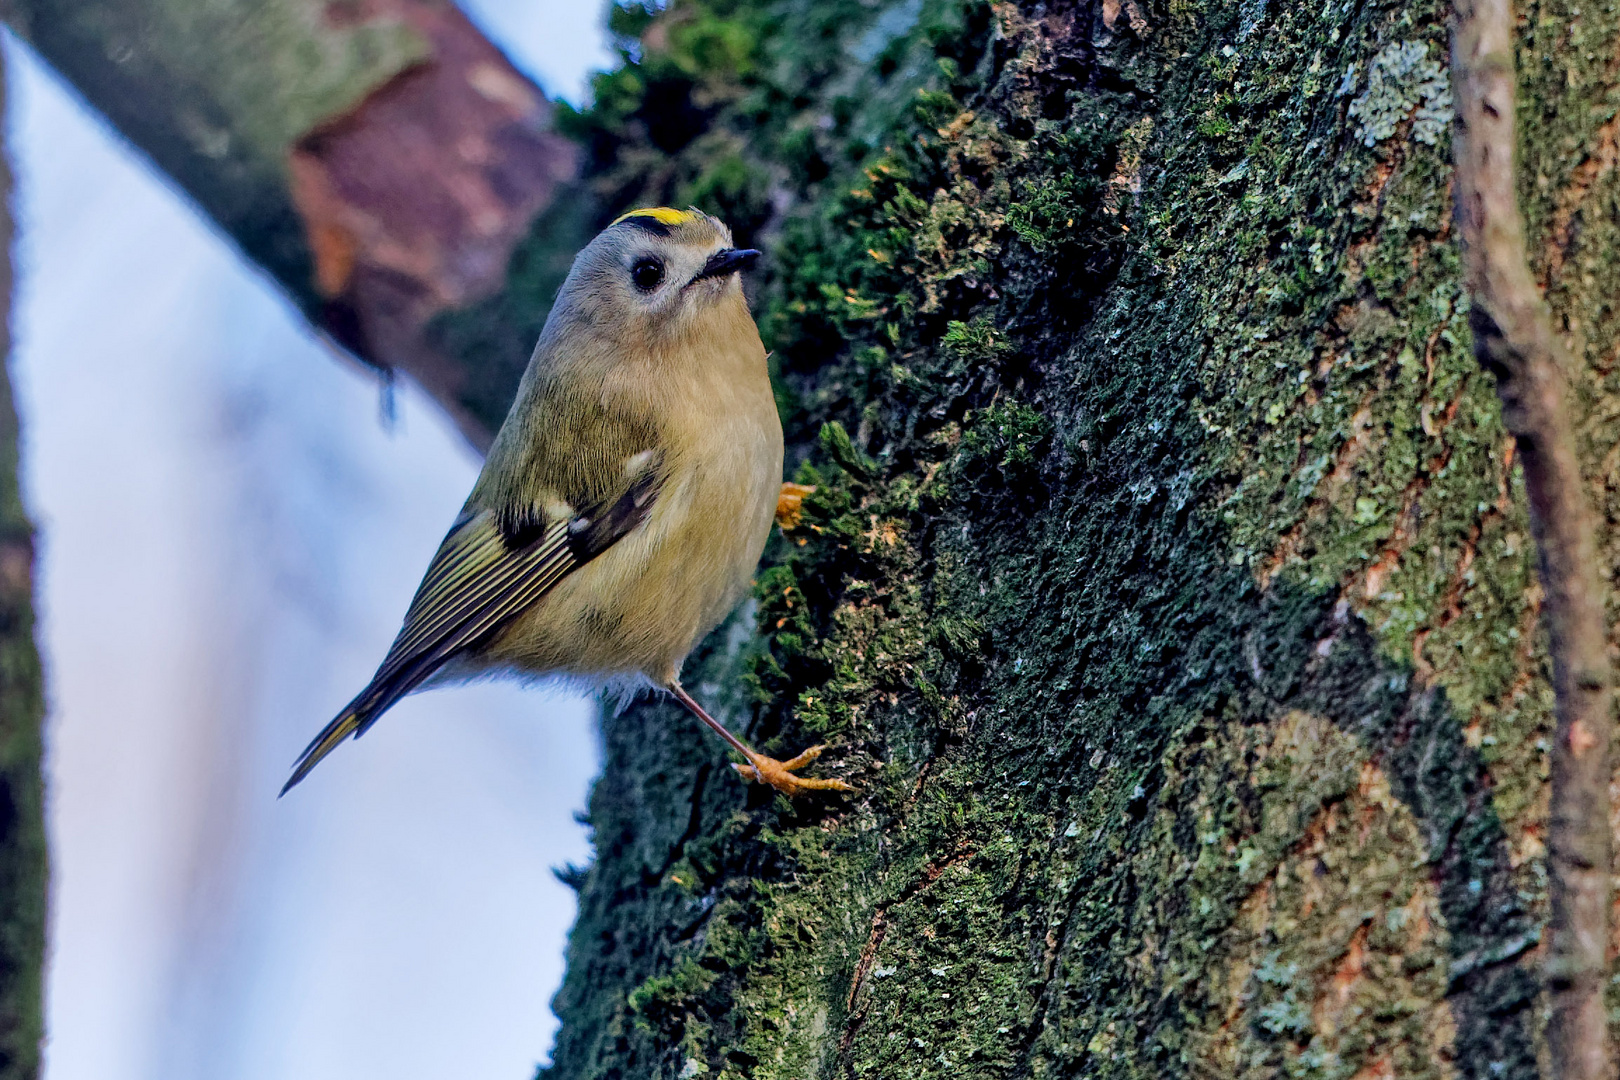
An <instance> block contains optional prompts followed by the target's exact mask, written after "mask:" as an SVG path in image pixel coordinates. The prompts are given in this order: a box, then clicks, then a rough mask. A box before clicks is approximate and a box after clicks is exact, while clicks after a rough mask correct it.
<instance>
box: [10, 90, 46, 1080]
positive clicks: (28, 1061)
mask: <svg viewBox="0 0 1620 1080" xmlns="http://www.w3.org/2000/svg"><path fill="white" fill-rule="evenodd" d="M4 74H5V72H4V64H3V63H0V87H3V86H4V83H5V79H4ZM0 253H3V258H0V356H6V357H9V356H10V355H11V321H10V316H11V289H12V275H11V169H10V166H9V163H8V162H7V160H6V157H5V155H4V153H0ZM33 592H34V533H33V526H32V525H31V524H30V523H29V521H28V515H27V513H26V512H25V511H24V509H23V505H22V491H21V489H20V487H19V484H18V462H17V412H16V409H15V408H14V406H13V404H12V398H11V381H10V377H9V374H8V372H7V371H6V370H5V369H0V1080H33V1078H35V1077H37V1076H39V1057H40V1055H39V1049H40V1039H41V1037H42V1035H43V1034H44V1021H43V1018H42V987H43V982H44V979H43V972H44V964H45V899H46V898H45V886H46V876H47V865H46V854H45V806H44V803H45V799H44V784H43V783H42V780H41V775H40V749H41V739H40V725H41V724H42V723H43V722H44V719H45V699H44V694H43V692H42V690H41V682H42V680H41V675H40V664H39V653H38V651H37V650H36V649H35V647H34V610H33Z"/></svg>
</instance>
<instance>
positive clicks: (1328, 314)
mask: <svg viewBox="0 0 1620 1080" xmlns="http://www.w3.org/2000/svg"><path fill="white" fill-rule="evenodd" d="M1447 14H1448V6H1447V5H1442V4H1439V3H1432V4H1419V5H1416V6H1413V5H1394V4H1373V3H1362V4H1354V3H1346V4H1342V5H1338V4H1333V5H1293V4H1289V5H1284V4H1276V3H1270V4H1268V3H1266V2H1265V0H1252V2H1245V3H1242V4H1201V3H1196V2H1181V0H1169V2H1157V3H1155V2H1148V0H1100V2H1097V3H1084V2H1082V3H1076V4H1066V3H1065V4H1046V5H1043V6H1037V5H1034V4H1027V5H1018V4H1011V3H1005V4H994V5H984V4H973V3H966V4H964V3H959V2H957V0H933V2H924V3H921V4H918V3H894V4H889V5H886V6H885V7H884V8H883V10H881V11H878V12H873V11H868V10H867V9H866V8H865V7H864V6H863V5H860V4H857V3H854V2H851V3H847V4H837V3H834V4H827V3H819V4H811V3H809V2H808V0H802V2H783V3H779V4H776V5H774V6H773V7H772V8H771V9H770V10H769V11H768V12H762V13H759V14H752V13H750V11H748V10H738V9H737V5H733V4H729V3H725V2H723V0H682V2H677V3H672V4H670V5H669V7H668V9H667V10H666V11H664V12H663V13H662V14H661V15H657V16H656V17H655V16H651V15H648V16H646V17H645V19H644V21H645V22H646V25H645V26H643V27H639V28H637V29H639V32H640V41H641V45H642V48H641V51H640V52H641V60H640V70H632V72H631V73H629V74H626V73H620V74H619V75H616V76H614V77H613V79H612V80H610V81H609V82H608V83H605V84H603V86H602V87H600V88H599V91H601V90H613V89H618V90H619V91H621V92H620V93H619V95H618V96H617V97H615V96H614V95H612V94H605V93H602V92H599V95H598V99H599V100H598V104H597V106H596V107H595V109H594V111H593V113H592V114H591V117H589V119H590V120H591V122H592V123H593V124H594V125H595V127H594V129H593V130H594V131H595V133H596V140H597V141H596V143H595V144H594V145H596V146H598V147H602V146H604V145H605V146H608V147H609V148H610V149H611V153H609V154H606V155H604V154H602V153H600V152H599V153H598V154H597V157H596V158H595V159H594V165H593V168H595V169H597V170H598V174H599V175H601V176H606V177H610V178H611V179H612V182H613V183H615V184H617V185H619V188H620V189H626V188H634V187H635V184H634V183H633V182H631V181H632V180H633V179H634V178H635V177H641V178H643V179H646V180H647V182H648V183H665V184H666V187H665V188H664V189H662V190H664V191H669V190H671V189H672V188H673V189H677V190H679V189H684V190H686V191H692V192H697V193H699V194H709V195H710V197H711V204H712V205H720V200H719V199H718V198H716V197H714V196H713V195H712V193H713V192H715V191H730V192H736V191H739V190H742V191H744V192H745V194H744V195H743V196H736V195H732V196H730V197H732V198H733V201H734V204H739V205H746V204H747V200H748V198H755V199H756V200H757V199H758V198H759V196H758V195H754V196H749V195H747V194H746V191H747V190H753V191H755V192H760V191H763V192H764V193H765V197H766V199H765V201H766V204H768V205H769V206H770V207H771V208H772V211H773V212H774V215H775V216H772V217H770V218H769V224H768V225H767V226H766V227H765V229H764V230H763V236H764V240H765V246H766V247H767V251H768V257H769V258H770V260H771V263H772V266H773V267H774V271H773V279H772V280H771V281H770V282H769V283H768V284H767V285H766V287H765V288H764V289H763V291H762V294H761V297H760V302H759V304H758V305H757V307H758V308H759V309H760V311H761V316H762V323H763V325H764V327H765V330H766V335H767V341H768V344H769V345H770V347H771V348H773V349H774V350H775V357H776V361H777V363H778V365H779V369H780V370H779V376H780V382H781V385H782V387H783V397H784V412H785V414H786V416H787V417H788V420H789V430H790V439H791V440H792V441H793V444H794V450H795V453H794V454H793V455H792V456H794V457H795V458H796V459H797V460H798V461H801V462H803V463H804V464H803V465H802V466H801V472H800V474H799V476H798V478H799V479H801V480H804V481H806V482H810V483H814V484H816V485H817V486H818V489H819V490H818V491H817V493H816V494H815V495H814V496H813V497H811V498H810V499H809V500H808V501H807V503H806V507H807V509H806V513H805V517H804V520H803V524H802V525H801V526H800V527H799V528H798V529H797V530H795V531H793V532H791V533H789V534H788V535H787V536H786V537H785V538H784V539H783V540H782V541H780V542H779V543H778V544H777V546H776V547H775V548H774V550H773V551H772V552H771V554H770V557H769V562H768V567H767V568H766V569H764V570H763V571H762V573H761V577H760V585H759V589H758V608H757V611H754V612H749V613H745V614H744V615H742V616H739V624H738V625H739V630H738V631H737V632H735V633H734V632H731V631H726V632H723V633H721V634H718V635H716V637H715V638H714V639H713V641H712V642H711V646H710V648H709V650H708V651H707V652H706V653H705V655H704V656H703V657H701V658H700V659H699V660H695V661H694V662H693V665H692V666H691V667H690V668H689V670H688V672H687V684H688V686H694V687H698V688H699V691H698V696H699V697H700V698H707V699H708V700H709V701H711V702H713V703H714V704H716V705H717V706H719V707H720V708H721V709H722V711H723V712H724V714H725V715H726V716H727V717H728V718H729V719H730V720H731V721H732V722H733V723H734V724H737V725H738V726H739V727H741V728H742V729H744V730H746V731H747V732H748V733H749V734H750V735H751V736H752V737H753V738H755V739H756V740H758V741H760V742H762V743H763V744H764V745H765V748H766V749H767V750H768V751H776V752H791V751H794V750H797V749H799V748H801V747H802V746H803V745H805V744H807V743H809V742H821V741H826V742H829V743H831V744H833V746H834V747H835V749H834V750H833V751H829V753H828V754H827V755H826V756H824V757H823V758H822V759H821V762H820V763H819V764H818V767H817V768H818V769H819V770H820V771H821V773H822V774H823V775H837V776H840V777H842V778H844V779H846V780H848V781H850V782H852V783H855V784H857V785H859V787H860V788H861V792H860V794H859V795H857V796H854V797H850V798H830V799H826V800H822V801H811V800H804V801H800V802H798V803H795V804H793V805H791V806H790V805H788V804H787V803H786V802H784V801H782V800H780V799H775V798H772V797H770V796H769V794H768V793H767V792H765V791H763V790H761V789H759V788H758V787H753V788H748V787H744V786H743V785H742V784H741V783H740V782H739V781H738V780H737V778H736V777H735V776H734V775H732V774H731V773H730V771H729V770H727V769H725V768H724V767H723V762H724V755H723V753H722V751H721V749H720V747H719V746H718V745H717V744H716V743H714V742H713V741H712V740H707V739H705V737H704V736H703V735H701V734H700V733H699V731H698V729H697V728H696V727H695V725H693V724H692V723H691V722H689V721H688V720H686V719H685V718H684V717H682V716H681V715H680V713H679V711H678V710H677V709H675V708H674V707H671V706H668V705H657V706H647V707H643V708H638V709H632V710H630V711H628V712H626V713H623V714H621V715H619V716H617V717H612V718H609V719H608V720H606V721H605V724H606V736H607V738H606V746H607V759H606V766H605V774H604V777H603V780H602V781H601V782H600V783H599V784H598V785H597V788H596V791H595V794H594V796H593V799H592V804H591V821H592V825H593V827H594V829H595V841H596V849H597V861H596V862H595V864H594V865H592V866H591V867H590V868H589V869H588V870H585V871H580V872H578V873H574V874H571V878H572V880H575V881H576V882H577V883H578V884H579V886H580V889H581V913H580V919H579V923H578V925H577V926H576V928H575V931H574V935H573V939H572V944H571V948H570V956H569V975H568V980H567V982H566V984H565V986H564V988H563V991H562V993H561V994H560V996H559V997H558V999H557V1009H558V1012H559V1014H560V1015H561V1016H562V1018H563V1027H562V1031H561V1034H560V1036H559V1041H558V1045H557V1049H556V1052H555V1056H554V1062H555V1063H554V1065H553V1066H551V1068H550V1070H549V1072H547V1073H546V1075H551V1076H556V1077H568V1078H570V1080H574V1078H586V1077H618V1076H623V1077H631V1076H634V1077H644V1076H667V1077H692V1076H699V1075H716V1076H722V1075H723V1076H739V1077H740V1076H750V1077H756V1078H764V1077H805V1076H822V1077H832V1076H872V1077H897V1076H905V1077H931V1076H939V1077H956V1076H1037V1077H1038V1076H1079V1075H1085V1076H1148V1075H1153V1076H1158V1075H1189V1076H1207V1077H1234V1076H1273V1075H1281V1074H1283V1073H1287V1074H1288V1075H1296V1074H1297V1075H1323V1076H1341V1077H1351V1076H1354V1077H1358V1078H1373V1077H1389V1076H1397V1075H1398V1076H1417V1075H1434V1076H1446V1075H1457V1076H1478V1077H1500V1076H1513V1077H1522V1076H1531V1075H1537V1074H1539V1073H1543V1072H1547V1071H1548V1070H1549V1064H1548V1061H1547V1058H1546V1049H1545V1047H1546V1043H1545V1039H1544V1033H1543V1030H1542V1021H1541V1019H1540V1017H1541V1015H1542V1013H1541V1010H1542V1008H1544V1007H1545V997H1544V996H1543V995H1542V991H1541V974H1540V961H1541V959H1542V955H1543V945H1542V944H1541V941H1542V933H1543V928H1544V926H1545V921H1546V918H1547V880H1546V867H1547V862H1546V847H1545V842H1546V829H1547V814H1548V804H1547V794H1548V789H1547V782H1546V773H1547V760H1548V747H1549V740H1550V739H1551V737H1552V734H1553V694H1552V689H1551V686H1550V683H1549V671H1548V660H1547V654H1546V639H1545V636H1544V632H1543V630H1542V629H1541V627H1540V625H1539V623H1538V611H1539V607H1540V604H1541V591H1540V588H1539V586H1538V583H1537V578H1536V564H1535V551H1534V547H1533V544H1532V540H1531V532H1530V528H1529V523H1528V521H1527V518H1526V511H1525V499H1524V493H1523V486H1522V478H1521V474H1520V473H1519V471H1518V469H1517V463H1516V461H1515V447H1514V444H1513V441H1512V440H1511V439H1510V438H1509V437H1508V436H1507V435H1506V434H1505V432H1504V428H1503V425H1502V420H1501V411H1500V407H1499V404H1498V401H1497V397H1496V391H1495V386H1494V380H1493V378H1492V376H1491V375H1489V374H1488V373H1485V372H1482V371H1481V370H1480V369H1479V367H1478V366H1477V364H1476V362H1475V360H1474V358H1473V356H1472V353H1471V337H1470V331H1469V324H1468V316H1467V313H1468V308H1469V304H1468V298H1467V296H1466V295H1465V294H1464V292H1463V289H1462V286H1461V273H1460V268H1459V262H1458V256H1457V254H1456V250H1455V244H1454V237H1453V236H1452V207H1451V203H1450V197H1451V164H1450V149H1449V140H1450V126H1451V122H1452V101H1451V90H1450V82H1449V77H1448V72H1447V30H1446V25H1445V19H1446V17H1447ZM621 18H623V19H625V20H626V21H625V22H624V23H623V25H624V26H627V27H630V26H632V24H633V22H634V20H633V19H629V18H628V17H626V16H621ZM1517 32H1518V34H1519V52H1518V57H1519V96H1520V105H1519V110H1518V116H1519V123H1520V148H1519V150H1520V191H1521V199H1522V201H1523V203H1524V208H1525V211H1526V216H1527V218H1528V229H1529V233H1528V236H1529V245H1530V252H1531V257H1532V270H1533V271H1534V273H1535V274H1536V275H1537V276H1538V278H1539V284H1540V285H1541V286H1542V287H1543V288H1545V290H1546V293H1547V296H1548V299H1549V300H1550V301H1551V304H1552V308H1553V311H1554V315H1555V329H1556V331H1557V333H1558V334H1559V336H1560V337H1561V339H1562V344H1563V345H1565V346H1567V348H1568V350H1569V353H1570V355H1571V356H1572V357H1573V358H1574V365H1575V370H1574V371H1572V372H1571V373H1570V376H1571V379H1572V381H1573V386H1574V392H1573V394H1572V400H1571V406H1570V407H1571V410H1572V413H1573V415H1572V420H1573V424H1574V428H1575V432H1576V437H1577V441H1578V444H1579V456H1580V459H1581V464H1582V469H1583V471H1584V476H1585V484H1586V493H1587V495H1588V496H1589V497H1590V499H1591V500H1592V502H1593V504H1594V508H1595V510H1596V514H1595V517H1596V518H1597V522H1598V530H1599V536H1598V543H1599V553H1600V557H1601V560H1602V564H1603V566H1604V571H1603V577H1604V581H1605V584H1604V586H1603V588H1604V592H1605V597H1604V599H1605V605H1606V609H1607V610H1608V612H1609V613H1610V621H1611V622H1612V599H1611V598H1610V597H1608V596H1607V592H1608V585H1607V581H1608V578H1609V570H1608V568H1609V567H1612V566H1613V565H1614V563H1615V559H1616V555H1617V552H1616V542H1617V540H1620V532H1617V529H1616V520H1617V517H1620V491H1617V490H1616V489H1617V485H1620V475H1617V470H1620V464H1617V462H1620V429H1617V428H1616V427H1615V425H1614V424H1613V423H1612V422H1610V421H1611V419H1612V417H1614V416H1615V415H1616V414H1620V373H1617V372H1616V366H1617V365H1616V362H1615V358H1616V356H1620V323H1617V317H1616V313H1615V309H1614V306H1613V304H1612V302H1611V298H1612V297H1613V296H1615V295H1620V288H1617V286H1620V282H1617V281H1616V280H1615V279H1616V277H1617V271H1616V270H1615V269H1614V267H1616V266H1620V228H1617V226H1616V224H1615V202H1616V197H1617V191H1620V188H1617V184H1616V177H1615V170H1614V165H1615V162H1616V160H1617V159H1620V153H1617V151H1616V145H1617V141H1616V130H1617V127H1620V117H1617V115H1616V101H1617V100H1620V99H1616V97H1615V93H1614V90H1615V86H1616V80H1617V76H1616V73H1615V67H1614V63H1615V62H1614V59H1613V58H1614V57H1615V56H1616V55H1617V49H1620V28H1617V23H1616V17H1615V14H1614V13H1613V12H1610V11H1606V10H1605V11H1598V10H1594V9H1592V8H1591V7H1590V6H1583V7H1581V8H1579V9H1578V10H1577V8H1575V7H1571V6H1565V5H1546V4H1543V5H1539V6H1535V7H1531V8H1529V9H1527V11H1526V13H1525V15H1524V17H1523V18H1522V19H1521V21H1520V25H1519V27H1518V31H1517ZM717 42H728V43H730V45H731V50H732V51H731V52H730V53H722V51H721V50H719V49H718V48H716V47H714V45H715V43H717ZM703 45H708V46H709V49H708V51H707V52H705V51H704V49H703V48H702V47H701V46H703ZM717 54H718V55H721V57H722V59H721V60H720V61H718V62H715V63H714V65H713V66H714V68H716V69H717V70H712V71H711V70H709V69H707V68H704V67H703V65H702V64H694V63H693V62H692V61H690V60H689V59H687V58H689V57H693V56H710V57H713V56H715V55H717ZM737 56H742V57H744V59H743V60H742V61H739V60H737V59H736V57H737ZM683 64H684V65H685V66H686V69H687V70H689V71H691V72H694V73H695V74H693V76H692V77H693V79H694V81H695V84H696V85H697V86H698V87H699V88H700V89H701V90H702V91H704V93H703V94H698V95H694V96H695V97H697V98H699V99H700V100H720V99H724V100H727V101H729V102H730V104H728V105H725V106H724V107H723V108H721V109H720V110H719V111H718V112H716V113H715V114H714V115H713V116H711V117H709V118H708V119H707V120H706V122H705V125H704V128H703V132H702V133H701V134H698V135H696V136H694V137H693V138H691V139H690V140H688V141H687V142H686V143H683V144H681V145H680V146H678V147H677V148H676V149H675V151H674V152H673V153H670V152H669V151H668V149H667V148H662V149H661V148H659V147H657V146H656V145H653V146H652V148H650V149H649V148H648V146H647V142H648V140H646V139H644V138H643V137H642V136H641V135H640V134H639V133H640V132H642V131H644V130H646V129H648V128H649V127H650V125H651V122H652V121H651V119H649V118H656V117H657V116H658V115H661V114H663V113H664V112H665V111H666V109H665V106H666V104H667V102H666V101H665V100H663V99H662V98H661V97H660V96H659V95H658V94H655V93H654V92H651V91H648V92H646V93H645V94H642V95H639V96H638V95H637V94H636V93H635V92H634V87H633V86H631V84H630V79H631V75H632V74H633V75H635V76H636V78H637V79H639V83H640V84H643V85H653V84H654V83H655V80H656V76H657V74H658V73H659V72H667V71H668V70H670V69H671V67H672V66H673V67H681V65H683ZM604 161H609V162H611V164H609V165H603V162H604ZM649 162H651V163H652V164H649ZM660 170H662V171H660ZM738 175H744V176H751V177H762V178H764V179H765V182H764V183H755V186H754V188H752V189H749V188H748V184H747V183H744V184H740V185H739V184H733V185H732V187H731V188H726V187H725V180H724V178H726V177H735V176H738ZM661 177H663V178H670V177H672V178H674V179H672V180H670V179H660V178H661ZM784 208H785V209H784ZM742 216H743V217H744V218H746V216H747V215H746V214H744V215H742ZM824 424H825V425H826V426H823V425H824ZM756 625H757V627H758V629H759V631H760V635H759V637H757V638H754V639H752V640H750V639H749V636H748V635H747V634H746V633H743V632H742V631H744V630H747V629H749V628H752V627H754V626H756ZM739 642H741V644H739ZM1610 648H1611V652H1612V650H1613V646H1612V644H1611V646H1610ZM1610 955H1611V956H1612V955H1613V949H1612V948H1611V950H1610ZM1612 997H1613V995H1612V994H1611V1005H1614V1004H1617V1003H1616V1002H1614V1001H1613V1000H1612Z"/></svg>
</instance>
